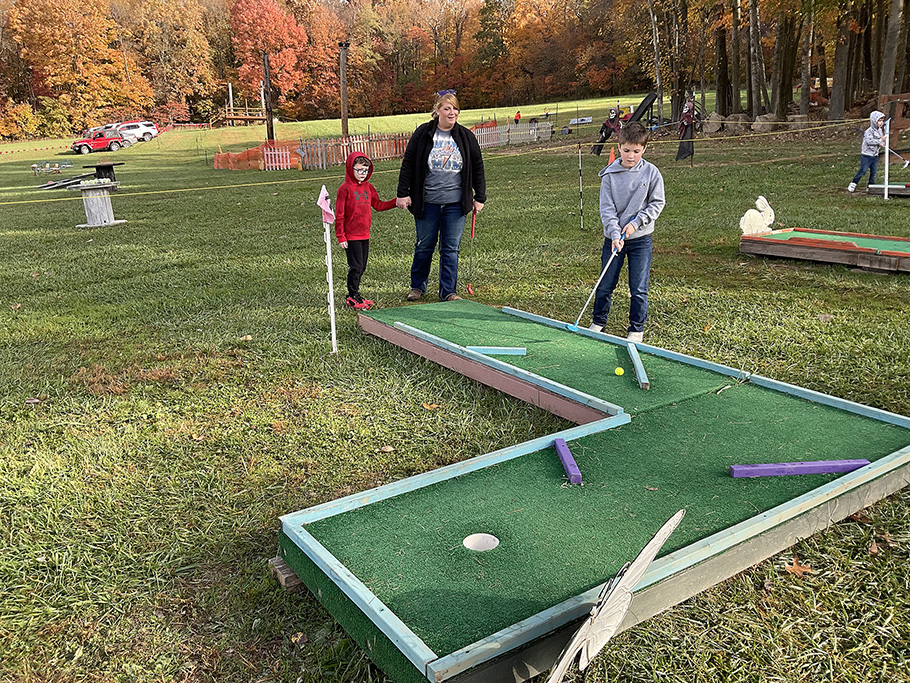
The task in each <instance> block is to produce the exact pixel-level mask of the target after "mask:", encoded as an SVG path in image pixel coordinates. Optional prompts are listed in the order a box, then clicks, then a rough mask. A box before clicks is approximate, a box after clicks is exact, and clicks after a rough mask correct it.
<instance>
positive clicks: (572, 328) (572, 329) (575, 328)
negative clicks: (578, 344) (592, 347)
mask: <svg viewBox="0 0 910 683" xmlns="http://www.w3.org/2000/svg"><path fill="white" fill-rule="evenodd" d="M619 239H620V241H625V239H626V236H625V235H623V234H622V233H619ZM618 253H619V250H617V249H613V253H612V254H610V258H609V259H607V265H605V266H604V268H603V270H602V271H600V277H599V278H597V282H595V283H594V289H592V290H591V294H590V295H589V296H588V300H587V301H585V305H584V307H583V308H582V309H581V313H579V314H578V317H577V318H576V319H575V324H574V325H573V324H571V323H570V324H568V325H566V329H567V330H569V331H570V332H578V323H579V321H580V320H581V316H583V315H584V314H585V309H587V308H588V304H589V303H591V299H593V298H594V293H595V292H596V291H597V288H598V287H599V286H600V281H601V280H603V279H604V275H606V274H607V270H608V269H609V268H610V264H611V263H613V259H614V258H616V255H617V254H618Z"/></svg>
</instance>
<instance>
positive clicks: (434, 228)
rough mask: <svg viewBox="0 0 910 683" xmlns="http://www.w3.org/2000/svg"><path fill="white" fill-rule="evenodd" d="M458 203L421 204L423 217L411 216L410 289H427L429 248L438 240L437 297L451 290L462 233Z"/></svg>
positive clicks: (430, 250) (430, 259) (454, 285)
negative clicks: (413, 234)
mask: <svg viewBox="0 0 910 683" xmlns="http://www.w3.org/2000/svg"><path fill="white" fill-rule="evenodd" d="M464 220H465V216H464V214H462V213H461V204H458V203H456V204H425V205H424V207H423V218H415V219H414V222H415V223H416V224H417V243H416V244H415V245H414V261H413V263H412V264H411V289H419V290H420V291H421V292H424V293H425V292H426V291H427V280H428V279H429V277H430V266H431V265H432V264H433V251H435V249H436V242H437V241H438V242H439V298H440V299H443V300H445V298H446V297H447V296H449V295H450V294H454V293H455V288H456V286H457V284H458V248H459V246H460V245H461V233H462V232H464Z"/></svg>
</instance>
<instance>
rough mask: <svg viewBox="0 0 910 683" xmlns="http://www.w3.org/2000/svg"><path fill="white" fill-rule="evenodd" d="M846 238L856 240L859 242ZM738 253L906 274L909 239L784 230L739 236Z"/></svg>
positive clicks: (797, 229) (800, 229) (907, 270)
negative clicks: (886, 245)
mask: <svg viewBox="0 0 910 683" xmlns="http://www.w3.org/2000/svg"><path fill="white" fill-rule="evenodd" d="M782 238H783V239H782ZM850 238H856V239H858V240H860V242H859V243H858V242H857V241H855V240H851V239H850ZM861 240H876V241H879V242H881V241H887V242H890V243H891V244H893V245H894V248H893V249H878V248H874V247H868V246H863V245H862V243H861ZM739 250H740V251H741V252H743V253H744V254H751V255H753V256H775V257H779V258H791V259H800V260H805V261H821V262H824V263H839V264H841V265H845V266H853V267H855V268H863V269H867V270H874V271H879V272H891V273H910V239H908V238H906V237H887V236H882V235H867V234H863V233H857V232H835V231H830V230H809V229H806V228H785V229H783V230H772V231H770V232H766V233H758V234H753V235H743V236H742V237H740V240H739Z"/></svg>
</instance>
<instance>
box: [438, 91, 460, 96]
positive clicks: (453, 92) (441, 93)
mask: <svg viewBox="0 0 910 683" xmlns="http://www.w3.org/2000/svg"><path fill="white" fill-rule="evenodd" d="M436 94H437V95H438V96H439V97H442V96H443V95H454V94H455V91H454V90H440V91H439V92H437V93H436Z"/></svg>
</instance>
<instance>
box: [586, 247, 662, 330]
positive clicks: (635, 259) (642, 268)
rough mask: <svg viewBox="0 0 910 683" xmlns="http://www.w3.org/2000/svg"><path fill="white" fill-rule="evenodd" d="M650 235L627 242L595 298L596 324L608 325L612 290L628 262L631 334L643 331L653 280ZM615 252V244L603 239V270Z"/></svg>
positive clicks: (611, 265) (601, 258) (601, 262)
mask: <svg viewBox="0 0 910 683" xmlns="http://www.w3.org/2000/svg"><path fill="white" fill-rule="evenodd" d="M651 251H652V246H651V235H644V236H642V237H636V238H634V239H627V240H626V242H625V245H624V246H623V248H622V251H620V252H619V253H618V254H616V258H614V259H613V263H611V264H610V269H609V270H608V271H607V274H606V275H604V279H603V280H601V281H600V286H599V287H598V288H597V294H596V295H595V296H594V314H593V318H594V323H595V324H597V325H605V324H606V323H607V314H608V313H609V312H610V303H611V301H612V299H613V290H615V289H616V283H618V282H619V271H620V269H621V268H622V263H623V261H624V260H626V259H628V260H629V292H630V293H631V295H632V301H631V303H630V304H629V332H642V331H644V329H645V322H646V321H647V319H648V280H649V279H650V277H651ZM612 253H613V243H612V242H611V241H610V239H609V238H608V239H605V240H604V246H603V252H602V254H601V257H600V268H601V270H603V268H604V266H606V265H607V261H609V260H610V255H611V254H612Z"/></svg>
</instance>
